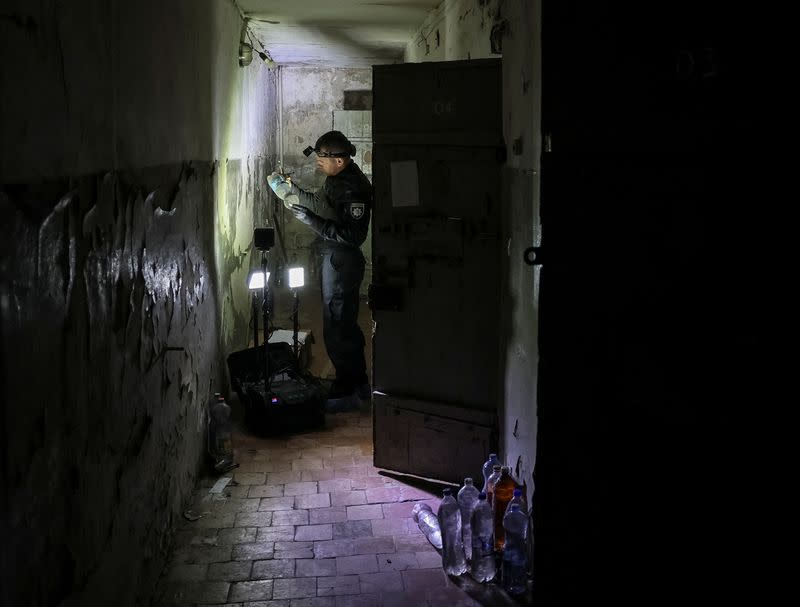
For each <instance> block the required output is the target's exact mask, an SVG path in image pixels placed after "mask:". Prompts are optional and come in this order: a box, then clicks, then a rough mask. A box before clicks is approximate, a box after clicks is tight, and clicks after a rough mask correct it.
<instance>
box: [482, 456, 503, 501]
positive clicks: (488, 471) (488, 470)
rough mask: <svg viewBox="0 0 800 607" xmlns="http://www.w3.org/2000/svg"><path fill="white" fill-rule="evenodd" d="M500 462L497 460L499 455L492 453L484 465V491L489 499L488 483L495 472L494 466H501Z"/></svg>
mask: <svg viewBox="0 0 800 607" xmlns="http://www.w3.org/2000/svg"><path fill="white" fill-rule="evenodd" d="M499 465H500V460H499V459H497V453H490V454H489V459H487V460H486V462H485V463H484V464H483V489H482V491H483V492H484V493H486V495H487V499H488V495H489V493H488V491H486V489H487V487H486V483H487V482H488V481H489V477H490V476H491V475H492V471H493V470H494V466H499Z"/></svg>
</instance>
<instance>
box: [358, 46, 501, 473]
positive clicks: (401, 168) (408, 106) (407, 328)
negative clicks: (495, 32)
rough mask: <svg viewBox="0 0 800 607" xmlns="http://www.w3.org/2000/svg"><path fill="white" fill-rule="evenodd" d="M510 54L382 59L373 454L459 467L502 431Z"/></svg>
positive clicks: (377, 82)
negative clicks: (504, 118) (503, 68)
mask: <svg viewBox="0 0 800 607" xmlns="http://www.w3.org/2000/svg"><path fill="white" fill-rule="evenodd" d="M500 83H501V73H500V62H499V60H479V61H459V62H446V63H422V64H402V65H390V66H376V67H374V68H373V91H374V106H373V137H374V142H375V143H374V145H375V147H374V154H375V155H374V164H373V170H374V181H373V183H374V186H375V210H374V213H373V266H374V267H373V281H372V285H371V286H370V307H371V309H372V313H373V319H374V321H375V333H374V336H373V385H374V391H375V392H374V397H373V406H374V431H375V441H374V442H375V465H376V466H379V467H382V468H388V469H392V470H396V471H400V472H408V473H412V474H416V475H420V476H425V477H429V478H437V479H442V480H447V481H453V482H456V481H461V480H462V479H463V478H464V477H465V476H469V475H472V476H476V475H478V474H479V473H480V469H481V464H482V462H483V461H484V460H485V458H486V455H487V453H488V452H489V451H490V450H491V449H492V448H494V446H495V444H496V428H497V409H498V403H499V401H500V398H501V391H500V386H501V382H500V378H501V372H502V371H501V364H500V344H499V339H500V320H501V313H500V301H499V298H500V295H499V293H500V276H501V272H500V263H501V251H500V229H501V225H502V224H501V219H502V217H501V213H502V208H501V193H502V187H501V183H500V168H501V150H502V149H503V148H502V127H501V110H500V104H501V86H500Z"/></svg>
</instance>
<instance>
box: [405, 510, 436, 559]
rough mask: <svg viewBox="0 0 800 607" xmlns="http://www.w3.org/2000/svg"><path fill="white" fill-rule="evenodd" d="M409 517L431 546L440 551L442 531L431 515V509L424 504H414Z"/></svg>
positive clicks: (434, 517) (434, 516)
mask: <svg viewBox="0 0 800 607" xmlns="http://www.w3.org/2000/svg"><path fill="white" fill-rule="evenodd" d="M411 516H412V517H413V518H414V521H415V522H416V523H417V525H418V526H419V528H420V530H421V531H422V533H424V534H425V537H426V538H428V541H429V542H430V543H431V545H433V547H434V548H436V549H437V550H441V549H442V531H441V528H440V527H439V519H438V518H437V517H436V515H435V514H434V513H433V510H431V507H430V506H428V504H425V503H419V504H415V505H414V509H413V510H412V511H411Z"/></svg>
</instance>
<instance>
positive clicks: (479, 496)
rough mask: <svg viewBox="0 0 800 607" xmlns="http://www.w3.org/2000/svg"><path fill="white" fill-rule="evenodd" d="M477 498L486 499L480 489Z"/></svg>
mask: <svg viewBox="0 0 800 607" xmlns="http://www.w3.org/2000/svg"><path fill="white" fill-rule="evenodd" d="M478 499H479V500H485V499H486V494H485V493H484V492H483V491H481V492H480V493H479V494H478Z"/></svg>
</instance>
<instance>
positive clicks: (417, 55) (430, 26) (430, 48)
mask: <svg viewBox="0 0 800 607" xmlns="http://www.w3.org/2000/svg"><path fill="white" fill-rule="evenodd" d="M501 3H502V2H501V0H444V2H442V3H441V4H440V5H439V6H438V7H437V8H436V9H435V10H433V11H431V12H430V13H429V14H428V17H427V18H426V19H425V21H424V22H423V23H422V25H421V26H420V28H419V29H418V30H417V32H416V33H415V34H414V36H413V37H412V39H411V41H410V42H409V43H408V44H407V45H406V49H405V53H404V60H405V61H406V62H412V63H415V62H418V61H458V60H460V59H481V58H486V57H496V56H497V55H494V54H492V52H491V44H490V42H489V33H490V31H491V27H492V24H493V22H494V21H495V17H496V15H497V13H498V11H499V9H500V4H501Z"/></svg>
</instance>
